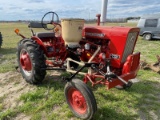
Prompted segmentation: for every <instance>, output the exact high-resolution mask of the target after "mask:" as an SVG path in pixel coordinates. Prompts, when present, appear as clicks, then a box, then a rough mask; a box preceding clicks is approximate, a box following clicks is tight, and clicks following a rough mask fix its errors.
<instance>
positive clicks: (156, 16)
mask: <svg viewBox="0 0 160 120" xmlns="http://www.w3.org/2000/svg"><path fill="white" fill-rule="evenodd" d="M141 18H145V19H148V18H152V19H158V18H160V13H156V14H148V15H143V16H141Z"/></svg>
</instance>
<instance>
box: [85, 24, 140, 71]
mask: <svg viewBox="0 0 160 120" xmlns="http://www.w3.org/2000/svg"><path fill="white" fill-rule="evenodd" d="M138 34H139V28H129V27H104V26H95V27H84V29H83V37H85V38H86V39H87V38H88V39H91V38H98V39H102V40H109V41H110V42H109V44H108V47H109V51H106V56H107V58H111V65H112V66H113V67H116V68H121V67H123V64H124V62H125V61H126V59H127V57H128V55H130V54H132V53H133V50H134V47H135V43H136V41H137V37H138ZM93 42H94V41H93Z"/></svg>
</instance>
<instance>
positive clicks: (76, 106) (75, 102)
mask: <svg viewBox="0 0 160 120" xmlns="http://www.w3.org/2000/svg"><path fill="white" fill-rule="evenodd" d="M67 95H68V101H69V103H70V105H71V106H72V108H73V110H74V111H76V112H77V113H79V114H84V113H86V111H87V104H86V100H85V98H84V96H83V95H82V93H81V92H80V91H79V90H77V89H75V88H70V89H69V90H68V94H67Z"/></svg>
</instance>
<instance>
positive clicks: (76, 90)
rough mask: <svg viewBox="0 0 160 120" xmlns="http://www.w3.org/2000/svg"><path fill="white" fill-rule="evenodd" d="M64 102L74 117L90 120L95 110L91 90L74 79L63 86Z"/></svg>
mask: <svg viewBox="0 0 160 120" xmlns="http://www.w3.org/2000/svg"><path fill="white" fill-rule="evenodd" d="M64 92H65V97H66V101H67V103H68V105H69V107H70V109H71V111H72V112H73V114H74V115H76V116H77V117H79V118H81V119H87V120H89V119H91V118H92V117H93V115H94V113H95V112H96V110H97V103H96V100H95V97H94V94H93V92H92V91H91V89H90V88H89V87H88V86H87V85H86V84H85V83H83V82H82V81H81V80H77V79H74V80H72V81H71V82H67V84H66V85H65V89H64Z"/></svg>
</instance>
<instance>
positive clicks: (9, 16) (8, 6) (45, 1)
mask: <svg viewBox="0 0 160 120" xmlns="http://www.w3.org/2000/svg"><path fill="white" fill-rule="evenodd" d="M101 4H102V3H101V0H0V20H41V19H42V17H43V15H44V14H45V13H47V12H49V11H54V12H56V13H57V14H58V15H59V17H60V19H61V18H83V19H93V18H95V16H96V14H97V13H101ZM154 13H160V0H108V8H107V18H126V17H132V16H136V17H138V16H141V15H146V14H154Z"/></svg>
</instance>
